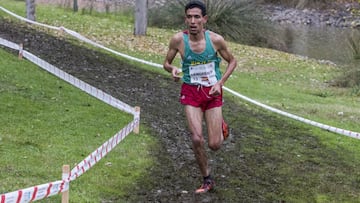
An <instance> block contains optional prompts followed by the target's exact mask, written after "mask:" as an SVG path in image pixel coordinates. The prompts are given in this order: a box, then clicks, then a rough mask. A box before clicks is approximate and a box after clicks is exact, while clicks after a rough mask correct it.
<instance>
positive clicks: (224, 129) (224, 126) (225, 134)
mask: <svg viewBox="0 0 360 203" xmlns="http://www.w3.org/2000/svg"><path fill="white" fill-rule="evenodd" d="M222 132H223V137H224V140H226V139H227V138H228V137H229V126H228V124H226V123H225V121H224V119H223V120H222Z"/></svg>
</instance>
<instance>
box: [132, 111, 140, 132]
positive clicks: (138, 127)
mask: <svg viewBox="0 0 360 203" xmlns="http://www.w3.org/2000/svg"><path fill="white" fill-rule="evenodd" d="M135 111H136V112H137V113H139V119H140V106H135ZM133 132H134V133H135V134H139V132H140V120H139V123H138V124H137V125H136V126H135V128H134V131H133Z"/></svg>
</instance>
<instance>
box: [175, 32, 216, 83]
mask: <svg viewBox="0 0 360 203" xmlns="http://www.w3.org/2000/svg"><path fill="white" fill-rule="evenodd" d="M183 39H184V45H185V53H184V58H183V59H182V71H183V77H182V80H183V82H184V83H186V84H189V85H202V86H206V87H210V86H213V85H215V83H216V82H217V81H218V80H220V78H221V72H220V62H221V58H220V57H218V55H217V53H216V51H215V50H214V47H213V44H212V42H211V39H210V34H209V31H208V30H206V31H205V41H206V46H205V50H204V51H203V52H202V53H195V52H193V51H192V50H191V48H190V44H189V35H188V33H187V32H184V33H183Z"/></svg>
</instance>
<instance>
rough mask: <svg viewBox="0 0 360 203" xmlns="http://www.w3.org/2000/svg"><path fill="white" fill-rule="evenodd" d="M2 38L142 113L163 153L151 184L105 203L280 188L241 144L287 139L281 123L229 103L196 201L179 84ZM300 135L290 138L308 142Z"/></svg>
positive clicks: (262, 159) (83, 52) (9, 32)
mask: <svg viewBox="0 0 360 203" xmlns="http://www.w3.org/2000/svg"><path fill="white" fill-rule="evenodd" d="M0 37H2V38H5V39H8V40H11V41H13V42H16V43H24V48H25V49H26V50H28V51H30V52H32V53H33V54H35V55H37V56H39V57H41V58H42V59H44V60H46V61H48V62H49V63H51V64H53V65H55V66H57V67H59V68H61V69H63V70H64V71H66V72H68V73H70V74H72V75H74V76H75V77H78V78H80V79H81V80H83V81H86V82H87V83H89V84H91V85H93V86H95V87H97V88H99V89H102V90H104V91H105V92H107V93H109V94H111V95H112V96H114V97H116V98H118V99H120V100H121V101H124V102H126V103H128V104H131V105H132V106H140V107H141V118H142V120H141V122H142V125H146V126H149V127H150V128H151V129H152V130H153V134H154V136H156V137H157V138H158V139H159V140H160V142H161V148H160V149H158V150H156V151H155V150H154V151H153V152H152V153H153V155H154V156H155V157H156V158H157V161H158V162H157V164H156V165H155V166H154V167H152V168H151V169H149V179H148V180H146V181H144V182H139V183H138V184H137V188H136V189H134V190H133V191H131V192H130V193H129V194H128V199H126V200H123V199H122V200H104V202H263V201H269V199H267V198H268V197H266V194H268V193H277V192H279V191H277V190H276V189H277V187H279V184H280V183H276V182H274V181H273V177H274V176H276V175H275V174H274V172H272V171H271V170H269V171H266V175H265V176H264V174H262V175H261V177H259V176H258V175H257V174H256V170H257V169H256V168H254V167H256V165H257V163H259V164H263V163H272V164H275V162H276V161H281V160H276V158H274V157H271V156H270V155H267V154H264V153H261V152H260V153H253V154H244V152H243V151H242V147H243V143H245V141H246V140H247V142H249V141H250V140H249V139H250V137H248V135H254V134H255V135H256V134H257V135H259V136H261V135H263V134H265V133H264V132H263V130H262V129H263V128H262V126H266V127H268V128H274V129H275V128H276V129H277V131H278V133H279V134H280V135H281V134H288V133H289V129H290V128H292V126H290V125H285V124H284V121H283V120H281V119H279V118H274V117H269V116H267V115H266V114H265V115H264V114H263V113H261V110H260V111H259V110H255V111H253V110H249V109H248V107H246V105H245V104H241V103H240V104H234V103H233V102H232V101H231V97H232V96H230V95H227V96H226V97H225V106H224V115H225V117H226V119H227V120H228V122H229V124H230V127H231V138H230V139H229V140H227V141H226V143H225V144H224V146H223V148H222V149H221V150H220V151H218V152H216V153H213V152H211V153H210V159H211V165H212V167H213V174H214V177H215V179H216V183H217V188H216V190H215V192H213V193H209V194H206V195H194V194H193V191H194V189H195V187H197V186H199V184H200V182H201V177H200V176H199V171H198V168H197V165H196V163H195V159H194V156H193V153H192V150H191V144H190V139H189V136H188V131H187V130H186V125H185V122H184V114H183V109H182V106H181V105H180V104H179V103H178V94H179V88H180V85H179V83H175V82H173V81H172V80H171V78H170V77H166V76H163V75H159V74H155V73H151V72H146V71H143V70H140V69H139V68H136V67H134V66H132V65H129V64H126V63H124V62H123V61H121V60H119V59H116V58H115V57H113V56H112V55H110V54H104V53H102V52H99V51H94V50H89V49H87V48H85V47H84V46H76V45H74V44H73V43H71V42H69V41H66V40H65V39H61V38H57V37H54V36H50V35H48V34H46V33H44V32H40V31H38V30H35V29H31V28H29V27H28V26H27V25H23V24H17V25H15V24H13V23H12V22H9V21H7V20H4V19H1V18H0ZM300 133H301V132H300V131H299V134H300ZM305 134H307V133H304V132H302V135H296V134H293V135H290V136H294V137H295V136H298V137H302V136H309V135H305ZM310 137H311V136H310ZM313 141H314V140H313ZM250 142H257V145H258V147H259V148H258V149H260V150H259V151H261V147H262V146H266V145H268V144H267V143H266V141H264V140H263V139H254V140H253V141H250ZM255 190H256V191H255ZM270 201H274V199H271V198H270Z"/></svg>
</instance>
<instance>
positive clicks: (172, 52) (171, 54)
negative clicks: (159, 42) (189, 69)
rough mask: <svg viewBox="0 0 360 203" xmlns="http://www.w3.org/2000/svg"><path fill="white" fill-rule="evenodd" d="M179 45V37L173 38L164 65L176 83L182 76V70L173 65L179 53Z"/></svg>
mask: <svg viewBox="0 0 360 203" xmlns="http://www.w3.org/2000/svg"><path fill="white" fill-rule="evenodd" d="M179 44H180V41H179V37H178V35H175V36H174V37H172V38H171V40H170V44H169V50H168V52H167V54H166V57H165V61H164V64H163V67H164V69H165V70H166V71H167V72H169V73H171V75H172V77H173V78H174V80H175V81H177V80H179V79H180V76H179V75H178V74H179V73H180V70H179V69H178V68H177V67H176V66H174V65H172V62H173V61H174V58H175V56H176V54H177V53H178V52H179V48H178V46H179Z"/></svg>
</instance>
